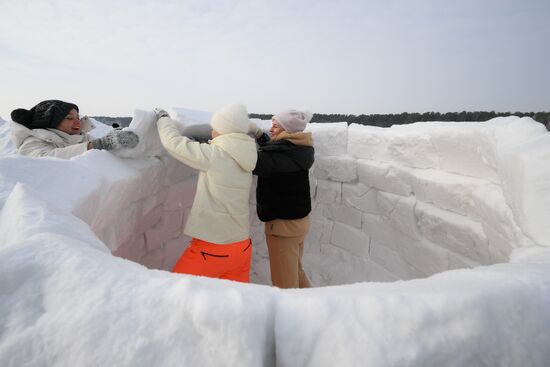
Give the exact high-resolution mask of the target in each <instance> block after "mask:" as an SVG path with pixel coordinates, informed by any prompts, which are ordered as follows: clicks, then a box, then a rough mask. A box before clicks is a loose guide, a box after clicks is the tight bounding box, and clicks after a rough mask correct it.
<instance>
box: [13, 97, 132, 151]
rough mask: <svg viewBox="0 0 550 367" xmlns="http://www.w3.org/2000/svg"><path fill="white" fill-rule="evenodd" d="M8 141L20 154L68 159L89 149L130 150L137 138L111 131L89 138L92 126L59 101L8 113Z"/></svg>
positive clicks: (128, 132) (51, 101)
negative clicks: (9, 133) (12, 143)
mask: <svg viewBox="0 0 550 367" xmlns="http://www.w3.org/2000/svg"><path fill="white" fill-rule="evenodd" d="M11 119H12V120H13V121H14V122H13V124H12V125H11V138H12V141H13V142H14V144H15V147H16V148H17V151H18V152H19V154H21V155H26V156H30V157H57V158H64V159H69V158H72V157H75V156H77V155H79V154H82V153H84V152H85V151H87V150H90V149H105V150H116V149H121V148H134V147H135V146H136V145H137V144H138V142H139V137H138V136H137V135H136V134H135V133H134V132H132V131H124V130H112V131H110V132H109V133H108V134H107V135H105V136H104V137H101V138H98V139H92V138H91V136H90V135H88V134H87V133H88V132H89V131H90V130H92V129H93V128H94V127H95V126H94V125H93V123H92V122H91V121H90V119H89V118H87V117H83V118H82V119H81V118H80V116H79V110H78V106H77V105H75V104H74V103H69V102H63V101H59V100H55V99H52V100H47V101H42V102H40V103H39V104H37V105H36V106H34V107H33V108H31V109H30V110H26V109H23V108H18V109H16V110H13V111H12V112H11Z"/></svg>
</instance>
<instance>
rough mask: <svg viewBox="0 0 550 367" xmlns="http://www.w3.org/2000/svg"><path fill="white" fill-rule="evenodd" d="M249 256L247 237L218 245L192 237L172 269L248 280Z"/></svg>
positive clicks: (215, 276)
mask: <svg viewBox="0 0 550 367" xmlns="http://www.w3.org/2000/svg"><path fill="white" fill-rule="evenodd" d="M251 257H252V242H251V241H250V239H246V240H243V241H239V242H234V243H229V244H224V245H219V244H215V243H211V242H206V241H203V240H199V239H198V238H193V240H192V241H191V244H190V245H189V246H188V247H187V248H186V249H185V251H184V252H183V255H181V257H180V258H179V260H178V262H177V263H176V265H175V266H174V269H172V272H174V273H182V274H191V275H202V276H205V277H210V278H220V279H229V280H235V281H238V282H244V283H248V282H250V260H251Z"/></svg>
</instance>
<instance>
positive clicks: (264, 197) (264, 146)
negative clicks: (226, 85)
mask: <svg viewBox="0 0 550 367" xmlns="http://www.w3.org/2000/svg"><path fill="white" fill-rule="evenodd" d="M311 117H312V115H311V113H310V112H308V111H297V110H287V111H283V112H281V113H278V114H276V115H275V116H273V119H272V126H271V129H270V133H271V140H267V139H266V135H265V133H263V132H262V131H261V130H260V129H256V131H255V132H254V135H255V136H256V138H257V142H258V144H259V145H260V147H259V149H258V162H257V163H256V168H255V169H254V172H253V173H254V174H255V175H257V176H258V183H257V187H256V211H257V214H258V218H260V220H261V221H262V222H265V237H266V242H267V248H268V251H269V265H270V269H271V282H272V283H273V285H275V286H277V287H280V288H309V287H310V282H309V280H308V278H307V276H306V274H305V272H304V270H303V269H302V263H301V259H302V255H303V252H304V239H305V236H306V234H307V232H308V231H309V225H310V223H309V216H308V215H309V213H310V212H311V196H310V189H309V169H310V168H311V166H312V165H313V161H314V149H313V139H312V137H311V133H305V132H303V131H304V129H305V127H306V125H307V124H308V123H309V122H310V121H311Z"/></svg>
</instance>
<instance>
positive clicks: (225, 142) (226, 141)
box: [210, 133, 258, 172]
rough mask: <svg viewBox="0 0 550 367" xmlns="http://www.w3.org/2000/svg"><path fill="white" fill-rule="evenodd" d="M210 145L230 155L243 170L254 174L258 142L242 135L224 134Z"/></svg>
mask: <svg viewBox="0 0 550 367" xmlns="http://www.w3.org/2000/svg"><path fill="white" fill-rule="evenodd" d="M210 144H212V145H215V146H217V147H219V148H220V149H222V150H223V151H224V152H226V153H227V154H229V156H231V158H233V159H234V160H235V162H237V164H238V165H239V166H240V167H241V168H242V169H243V170H245V171H247V172H252V171H253V170H254V168H255V167H256V161H257V160H258V154H257V150H256V142H255V141H254V139H252V138H251V137H250V136H248V135H246V134H241V133H232V134H223V135H219V136H217V137H216V138H214V139H212V140H211V141H210Z"/></svg>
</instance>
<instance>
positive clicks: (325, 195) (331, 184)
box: [315, 180, 342, 204]
mask: <svg viewBox="0 0 550 367" xmlns="http://www.w3.org/2000/svg"><path fill="white" fill-rule="evenodd" d="M315 201H317V202H318V203H324V204H333V203H334V204H340V203H341V201H342V183H341V182H335V181H330V180H318V181H317V189H316V193H315Z"/></svg>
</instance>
